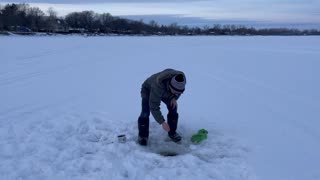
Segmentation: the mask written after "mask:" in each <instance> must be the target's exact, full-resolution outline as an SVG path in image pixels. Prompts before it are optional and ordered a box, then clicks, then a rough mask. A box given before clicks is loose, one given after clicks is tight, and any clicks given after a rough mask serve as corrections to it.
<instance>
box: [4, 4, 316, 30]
mask: <svg viewBox="0 0 320 180" xmlns="http://www.w3.org/2000/svg"><path fill="white" fill-rule="evenodd" d="M0 31H12V32H29V33H30V32H47V33H65V34H67V33H86V34H102V33H103V34H119V35H242V36H244V35H282V36H291V35H320V31H319V30H316V29H310V30H298V29H288V28H264V29H255V28H253V27H249V28H248V27H245V26H241V25H240V26H237V25H232V24H231V25H223V26H222V25H220V24H214V25H213V26H212V27H210V26H205V27H203V28H199V27H188V26H179V25H178V24H177V23H172V24H170V25H159V24H158V23H157V22H156V21H150V22H149V23H144V22H143V21H142V20H140V21H134V20H129V19H125V18H120V17H114V16H112V15H111V14H109V13H103V14H97V13H95V12H93V11H82V12H72V13H70V14H68V15H66V16H65V17H58V16H57V13H56V12H55V11H54V9H52V8H49V9H48V10H47V14H45V13H44V12H43V11H41V9H39V8H38V7H30V6H29V5H28V4H7V5H4V6H0Z"/></svg>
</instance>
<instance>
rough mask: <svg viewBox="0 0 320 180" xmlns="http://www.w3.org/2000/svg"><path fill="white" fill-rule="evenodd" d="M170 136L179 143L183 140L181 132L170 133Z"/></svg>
mask: <svg viewBox="0 0 320 180" xmlns="http://www.w3.org/2000/svg"><path fill="white" fill-rule="evenodd" d="M169 137H170V138H171V140H172V141H173V142H175V143H179V142H180V141H181V139H182V138H181V136H180V134H178V133H177V132H175V133H174V134H169Z"/></svg>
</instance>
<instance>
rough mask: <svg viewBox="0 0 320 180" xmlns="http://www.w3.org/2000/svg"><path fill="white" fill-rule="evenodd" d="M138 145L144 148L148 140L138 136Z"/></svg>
mask: <svg viewBox="0 0 320 180" xmlns="http://www.w3.org/2000/svg"><path fill="white" fill-rule="evenodd" d="M138 143H139V144H140V145H141V146H146V145H148V138H147V137H141V136H139V137H138Z"/></svg>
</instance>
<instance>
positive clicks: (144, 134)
mask: <svg viewBox="0 0 320 180" xmlns="http://www.w3.org/2000/svg"><path fill="white" fill-rule="evenodd" d="M141 105H142V111H141V114H140V116H139V119H138V129H139V143H140V144H141V145H147V141H148V137H149V116H150V107H149V99H147V98H142V104H141Z"/></svg>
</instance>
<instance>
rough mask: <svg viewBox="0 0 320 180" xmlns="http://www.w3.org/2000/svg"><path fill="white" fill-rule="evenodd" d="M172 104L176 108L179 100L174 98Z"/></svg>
mask: <svg viewBox="0 0 320 180" xmlns="http://www.w3.org/2000/svg"><path fill="white" fill-rule="evenodd" d="M170 105H171V107H172V108H173V109H176V108H177V107H178V103H177V100H176V99H174V98H173V99H172V100H171V102H170Z"/></svg>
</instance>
